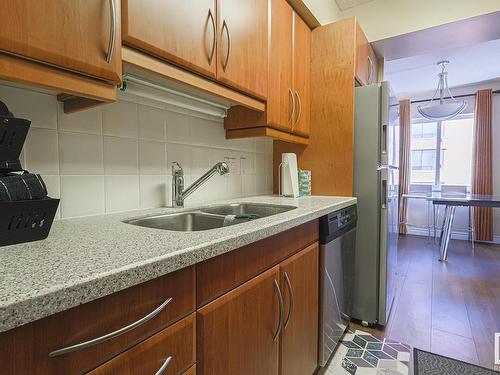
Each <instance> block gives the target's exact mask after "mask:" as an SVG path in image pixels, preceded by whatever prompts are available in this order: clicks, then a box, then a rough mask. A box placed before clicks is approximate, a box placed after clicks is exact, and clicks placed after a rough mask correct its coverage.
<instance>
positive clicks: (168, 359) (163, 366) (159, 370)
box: [155, 356, 172, 375]
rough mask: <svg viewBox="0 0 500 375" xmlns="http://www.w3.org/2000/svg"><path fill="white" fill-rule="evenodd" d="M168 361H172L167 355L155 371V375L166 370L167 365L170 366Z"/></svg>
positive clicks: (160, 374)
mask: <svg viewBox="0 0 500 375" xmlns="http://www.w3.org/2000/svg"><path fill="white" fill-rule="evenodd" d="M170 362H172V356H169V357H167V359H166V360H165V362H163V364H162V365H161V367H160V368H159V369H158V371H156V372H155V375H162V374H163V373H164V372H165V371H166V370H167V368H168V366H170Z"/></svg>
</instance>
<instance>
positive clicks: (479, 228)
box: [472, 89, 493, 241]
mask: <svg viewBox="0 0 500 375" xmlns="http://www.w3.org/2000/svg"><path fill="white" fill-rule="evenodd" d="M491 114H492V92H491V89H488V90H479V91H478V92H477V93H476V108H475V118H474V151H473V161H472V169H473V170H472V194H481V195H491V194H493V178H492V139H491ZM474 225H475V232H476V240H478V241H492V240H493V211H492V209H491V208H489V207H475V208H474Z"/></svg>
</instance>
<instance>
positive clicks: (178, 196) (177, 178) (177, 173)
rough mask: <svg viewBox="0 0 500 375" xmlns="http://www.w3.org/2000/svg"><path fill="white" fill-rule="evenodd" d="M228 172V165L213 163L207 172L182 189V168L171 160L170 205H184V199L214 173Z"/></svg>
mask: <svg viewBox="0 0 500 375" xmlns="http://www.w3.org/2000/svg"><path fill="white" fill-rule="evenodd" d="M228 172H229V167H228V165H227V164H226V163H224V162H219V163H217V164H215V165H214V166H213V167H212V168H210V170H208V172H206V173H205V174H204V175H203V176H201V177H200V178H199V179H197V180H196V181H195V182H193V183H192V184H191V185H190V186H189V187H188V188H187V189H186V190H184V170H183V169H182V167H181V165H180V164H179V163H178V162H176V161H174V162H172V207H174V208H182V207H184V199H186V198H187V197H188V196H189V195H190V194H191V193H192V192H194V191H195V190H196V189H198V188H199V187H200V186H201V185H203V183H204V182H206V181H207V180H208V179H209V178H210V177H212V176H213V175H214V174H216V173H219V174H220V175H221V176H223V175H225V174H226V173H228Z"/></svg>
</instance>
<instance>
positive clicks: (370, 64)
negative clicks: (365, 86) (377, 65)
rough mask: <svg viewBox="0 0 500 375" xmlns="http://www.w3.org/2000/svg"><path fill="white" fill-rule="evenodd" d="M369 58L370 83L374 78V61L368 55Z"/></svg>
mask: <svg viewBox="0 0 500 375" xmlns="http://www.w3.org/2000/svg"><path fill="white" fill-rule="evenodd" d="M367 58H368V83H372V79H373V61H372V58H371V57H370V56H367Z"/></svg>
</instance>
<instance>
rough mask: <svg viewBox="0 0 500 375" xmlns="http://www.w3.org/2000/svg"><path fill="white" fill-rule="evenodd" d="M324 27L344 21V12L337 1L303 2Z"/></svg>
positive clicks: (313, 0) (308, 0)
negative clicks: (340, 20) (337, 21)
mask: <svg viewBox="0 0 500 375" xmlns="http://www.w3.org/2000/svg"><path fill="white" fill-rule="evenodd" d="M303 1H304V4H305V5H306V6H307V7H308V8H309V10H310V11H311V12H312V13H313V14H314V15H315V16H316V18H317V19H318V21H319V22H320V23H321V24H322V25H326V24H327V23H331V22H334V21H336V20H339V19H342V18H344V17H342V12H341V11H340V9H339V7H338V6H337V3H336V2H335V0H303Z"/></svg>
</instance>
